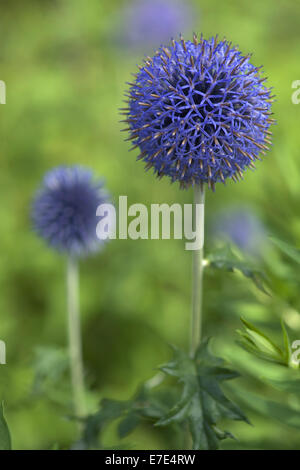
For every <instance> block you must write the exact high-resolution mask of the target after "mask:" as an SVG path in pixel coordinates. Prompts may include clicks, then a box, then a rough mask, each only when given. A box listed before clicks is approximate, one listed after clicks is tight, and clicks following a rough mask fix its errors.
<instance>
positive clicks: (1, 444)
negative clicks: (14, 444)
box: [0, 403, 11, 450]
mask: <svg viewBox="0 0 300 470" xmlns="http://www.w3.org/2000/svg"><path fill="white" fill-rule="evenodd" d="M0 450H11V437H10V432H9V429H8V425H7V422H6V420H5V418H4V413H3V403H0Z"/></svg>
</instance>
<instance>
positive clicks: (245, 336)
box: [237, 318, 291, 366]
mask: <svg viewBox="0 0 300 470" xmlns="http://www.w3.org/2000/svg"><path fill="white" fill-rule="evenodd" d="M241 320H242V322H243V325H244V328H245V329H244V330H243V331H240V330H237V333H238V334H239V336H240V340H239V344H240V345H241V346H242V347H243V348H244V349H246V350H247V351H248V352H250V353H252V354H255V355H257V356H258V357H260V358H261V359H265V360H267V361H271V362H275V363H277V364H281V365H285V366H290V365H291V344H290V340H289V337H288V334H287V331H286V328H285V325H284V323H283V322H281V327H282V333H283V344H284V346H283V348H280V347H279V346H277V345H276V344H275V343H274V342H273V341H272V340H271V339H270V338H269V337H268V336H267V335H266V334H264V333H263V332H262V331H260V330H259V329H258V328H256V327H255V326H254V325H252V324H251V323H249V322H247V321H246V320H244V319H243V318H242V319H241Z"/></svg>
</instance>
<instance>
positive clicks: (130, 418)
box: [81, 386, 166, 449]
mask: <svg viewBox="0 0 300 470" xmlns="http://www.w3.org/2000/svg"><path fill="white" fill-rule="evenodd" d="M165 411H166V408H165V406H164V404H163V402H162V401H160V400H159V399H158V398H157V396H156V395H155V394H154V393H151V391H150V390H148V389H147V388H146V387H144V386H142V387H140V389H139V390H138V392H137V393H136V394H135V395H134V397H133V398H132V399H130V400H124V401H118V400H109V399H103V400H102V401H101V403H100V409H99V410H98V411H97V412H96V413H95V414H93V415H90V416H88V417H87V418H86V419H85V420H84V421H83V423H84V431H83V436H82V440H81V443H83V446H84V447H85V448H87V449H90V448H99V447H100V448H104V447H103V443H102V442H101V437H102V432H103V430H104V428H105V427H106V426H108V425H109V424H111V423H113V422H115V421H118V420H120V423H119V425H118V436H119V437H120V438H121V439H122V438H124V437H126V436H127V435H128V434H130V433H131V432H133V431H134V430H135V428H136V427H137V426H138V425H139V424H140V423H141V422H142V421H145V420H146V419H147V420H151V421H152V422H153V421H155V420H157V419H158V420H159V419H160V418H161V417H162V416H163V414H164V413H165Z"/></svg>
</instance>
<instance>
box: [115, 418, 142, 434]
mask: <svg viewBox="0 0 300 470" xmlns="http://www.w3.org/2000/svg"><path fill="white" fill-rule="evenodd" d="M140 422H141V417H140V416H139V414H138V413H137V412H136V411H132V412H130V413H128V414H127V415H126V416H125V418H124V419H123V420H122V421H121V422H120V424H119V426H118V434H119V437H120V438H121V439H123V438H124V437H126V436H128V434H130V433H131V432H133V431H134V430H135V428H136V427H137V426H138V425H139V424H140Z"/></svg>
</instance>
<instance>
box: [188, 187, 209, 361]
mask: <svg viewBox="0 0 300 470" xmlns="http://www.w3.org/2000/svg"><path fill="white" fill-rule="evenodd" d="M204 200H205V194H204V188H202V187H201V186H200V185H196V186H195V188H194V207H193V209H194V210H193V213H194V220H196V221H197V218H196V217H195V213H196V207H197V204H202V205H203V223H202V221H200V224H199V223H198V226H197V227H195V230H196V231H197V232H198V235H199V233H200V234H201V235H202V236H201V239H202V240H204ZM198 222H199V221H198ZM202 281H203V247H201V248H200V249H198V250H193V280H192V318H191V336H190V354H191V356H194V354H195V352H196V350H197V348H198V346H199V344H200V342H201V333H202Z"/></svg>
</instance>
